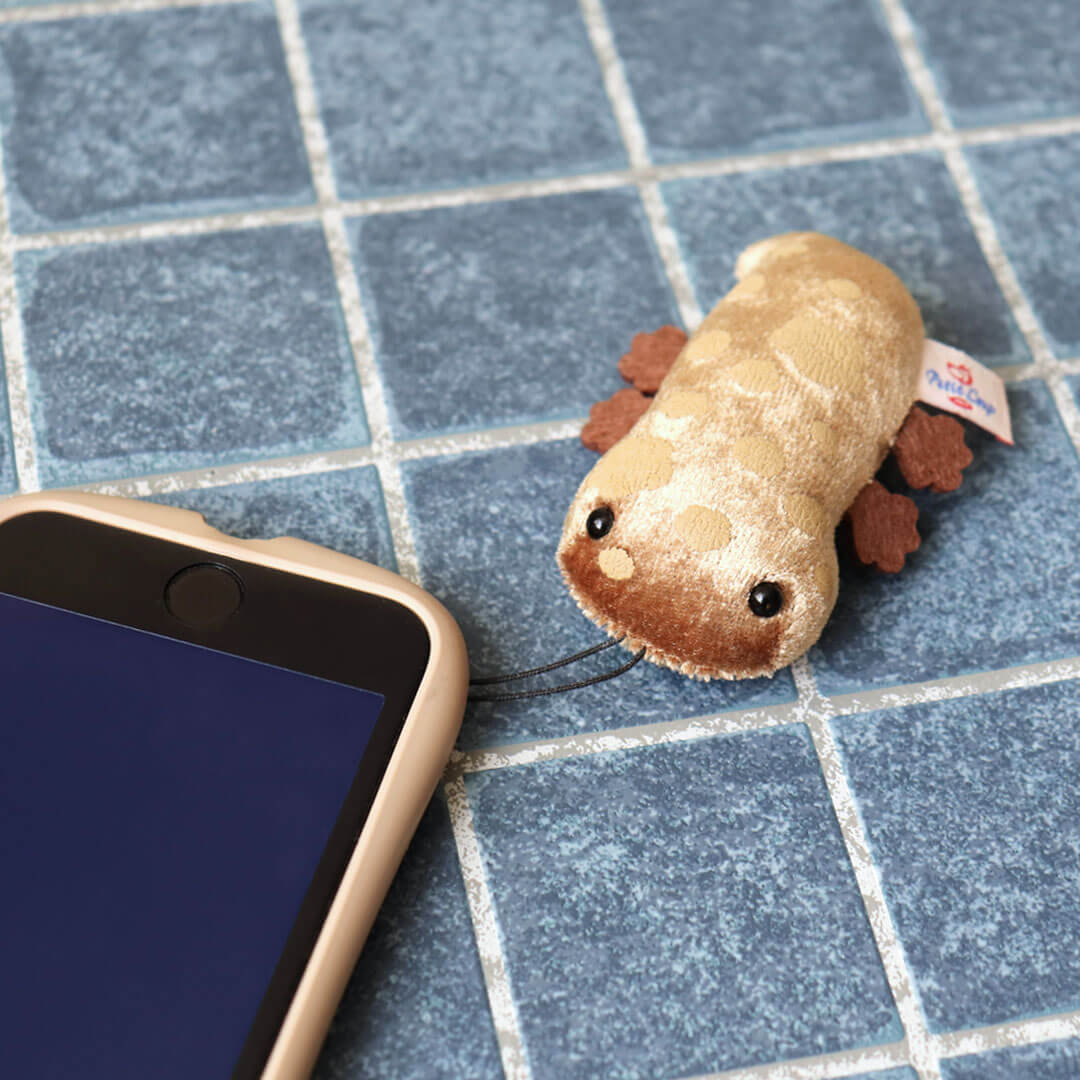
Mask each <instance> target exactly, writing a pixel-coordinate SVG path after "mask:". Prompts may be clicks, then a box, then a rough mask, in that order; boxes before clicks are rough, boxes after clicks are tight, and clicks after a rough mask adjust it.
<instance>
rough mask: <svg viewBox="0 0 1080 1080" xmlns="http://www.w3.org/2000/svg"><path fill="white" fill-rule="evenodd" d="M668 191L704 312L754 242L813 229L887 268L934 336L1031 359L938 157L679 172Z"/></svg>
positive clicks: (994, 359)
mask: <svg viewBox="0 0 1080 1080" xmlns="http://www.w3.org/2000/svg"><path fill="white" fill-rule="evenodd" d="M664 195H665V198H666V199H667V201H668V203H669V205H670V207H671V212H672V217H673V219H674V224H675V228H676V231H677V232H678V235H679V242H680V245H681V247H682V250H683V254H684V255H685V256H686V260H687V263H688V265H689V270H690V276H691V278H692V280H693V283H694V288H695V289H696V290H697V294H698V299H699V300H700V301H701V304H702V307H703V308H705V309H706V310H708V308H710V307H711V306H712V305H713V304H715V303H716V301H717V300H719V299H720V297H721V296H722V295H723V294H724V293H725V292H727V290H728V289H729V288H730V286H731V284H732V282H733V281H734V273H735V258H736V256H737V255H738V254H739V252H740V251H741V250H742V249H743V248H744V247H746V246H747V244H750V243H752V242H753V241H755V240H760V239H762V238H763V237H766V236H773V235H775V234H776V233H782V232H788V231H791V230H795V229H799V230H802V229H810V230H813V231H815V232H822V233H827V234H829V235H831V236H835V237H837V238H838V239H840V240H843V241H845V242H846V243H849V244H853V245H854V246H855V247H857V248H860V249H861V250H863V251H865V252H867V253H868V254H870V255H873V256H874V258H876V259H880V260H881V261H882V262H884V263H885V264H886V265H887V266H889V267H891V268H892V269H893V270H894V271H895V272H896V273H897V274H898V275H899V277H900V279H901V280H902V281H903V282H904V284H905V285H907V287H908V288H909V289H910V290H911V292H912V295H913V296H914V297H915V299H916V300H917V301H918V302H919V306H920V308H921V309H922V313H923V321H924V322H925V324H926V332H927V336H928V337H932V338H936V339H937V340H938V341H944V342H945V343H946V344H948V345H953V346H955V347H956V348H958V349H963V350H964V351H965V352H969V353H971V354H972V355H973V356H976V357H977V358H978V359H979V360H981V361H982V362H983V363H985V364H1018V363H1023V362H1025V361H1027V360H1030V355H1029V354H1028V351H1027V347H1026V345H1025V344H1024V341H1023V338H1022V337H1021V335H1020V331H1019V330H1018V329H1017V327H1016V325H1015V323H1014V321H1013V318H1012V315H1011V314H1010V312H1009V310H1008V306H1007V305H1006V303H1005V299H1004V297H1003V296H1002V295H1001V290H1000V289H998V287H997V283H996V282H995V281H994V276H993V274H992V272H991V270H990V267H989V265H988V264H987V262H986V259H985V258H984V257H983V254H982V250H981V249H980V247H979V244H978V241H977V240H976V238H975V234H974V232H973V231H972V228H971V224H970V222H969V221H968V218H967V215H966V213H965V212H964V208H963V206H962V204H961V202H960V199H959V196H958V195H957V193H956V188H955V186H954V185H953V183H952V180H951V178H950V177H949V174H948V172H947V170H946V169H945V165H944V163H943V162H942V160H941V159H940V157H938V156H937V155H933V154H911V155H905V156H902V157H889V158H878V159H874V160H870V161H857V162H841V163H831V164H827V165H813V166H807V167H803V168H797V169H783V170H769V171H765V172H755V173H747V174H743V175H733V176H724V177H716V178H710V179H704V180H687V181H678V182H675V183H670V184H665V185H664Z"/></svg>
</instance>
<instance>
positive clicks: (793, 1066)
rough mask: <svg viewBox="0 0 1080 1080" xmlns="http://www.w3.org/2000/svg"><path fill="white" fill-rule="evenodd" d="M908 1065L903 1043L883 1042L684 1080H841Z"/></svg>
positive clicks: (905, 1048)
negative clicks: (881, 1043) (882, 1043)
mask: <svg viewBox="0 0 1080 1080" xmlns="http://www.w3.org/2000/svg"><path fill="white" fill-rule="evenodd" d="M907 1063H908V1057H907V1047H906V1046H905V1044H904V1043H902V1042H898V1043H886V1044H884V1045H882V1046H868V1047H865V1048H864V1049H861V1050H846V1051H840V1052H838V1053H835V1054H817V1055H814V1056H813V1057H805V1058H793V1059H791V1060H790V1061H776V1062H770V1063H769V1064H767V1065H750V1066H748V1067H746V1068H742V1069H727V1070H725V1071H724V1072H718V1073H708V1074H706V1075H700V1076H693V1077H687V1080H842V1078H844V1077H851V1076H862V1075H865V1074H866V1073H868V1072H871V1071H873V1072H877V1071H878V1070H883V1069H895V1068H896V1067H897V1066H900V1065H906V1064H907Z"/></svg>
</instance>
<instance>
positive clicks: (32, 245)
mask: <svg viewBox="0 0 1080 1080" xmlns="http://www.w3.org/2000/svg"><path fill="white" fill-rule="evenodd" d="M208 2H209V0H208ZM228 2H234V3H243V2H248V0H228ZM87 6H91V7H92V6H93V5H87ZM20 10H27V11H36V10H40V9H37V8H29V9H20ZM1076 133H1080V116H1069V117H1063V118H1061V119H1059V120H1037V121H1023V122H1020V123H1012V124H1000V125H995V126H992V127H986V128H973V129H970V130H967V131H960V132H956V131H954V132H951V133H948V134H942V133H934V134H929V135H906V136H896V137H893V138H888V139H872V140H865V141H861V142H852V143H842V144H838V145H832V146H821V147H808V148H803V149H796V150H774V151H769V152H767V153H760V154H735V155H732V156H730V157H722V158H706V159H702V160H700V161H686V162H679V163H676V164H669V165H656V164H645V165H641V166H638V167H635V168H630V169H622V170H611V171H608V172H599V173H581V174H577V175H571V176H558V177H552V178H548V179H542V180H522V181H514V182H511V183H500V184H488V185H478V186H474V187H465V188H447V189H442V190H435V191H424V192H415V193H409V194H399V195H381V196H377V197H372V198H368V199H352V200H339V201H338V202H337V203H336V204H335V205H337V206H338V207H339V208H340V210H341V212H342V214H343V215H344V216H345V217H347V218H349V217H369V216H372V215H376V214H396V213H404V212H409V211H417V210H436V209H444V208H447V207H455V206H472V205H477V204H482V203H489V202H502V201H506V200H510V199H539V198H546V197H547V196H551V195H571V194H580V193H581V192H587V191H603V190H607V189H610V188H614V187H627V186H631V185H634V184H637V185H638V186H639V187H648V186H650V185H656V184H661V183H667V182H668V181H672V180H697V179H704V178H708V177H717V176H729V175H733V174H738V173H747V172H760V171H763V170H770V169H795V168H805V167H808V166H812V165H823V164H829V163H831V162H845V161H848V162H850V161H866V160H871V159H874V158H880V157H896V156H899V155H901V154H910V153H924V152H927V151H939V150H942V149H947V148H949V147H954V146H975V145H981V144H984V143H994V142H1005V141H1011V140H1015V139H1022V138H1036V137H1048V136H1053V135H1062V134H1076ZM319 217H320V208H319V206H317V205H312V204H308V205H301V206H278V207H267V208H266V209H262V210H250V211H236V212H231V213H221V214H210V215H203V216H198V215H195V216H191V217H182V218H167V219H165V220H163V221H148V222H139V223H131V224H126V225H101V226H91V227H87V228H77V229H60V230H55V231H52V232H31V233H20V234H19V235H17V236H16V237H15V238H14V245H15V250H16V251H38V250H41V249H43V248H54V247H74V246H81V245H87V244H108V243H124V242H129V241H139V240H153V239H159V238H163V237H175V236H194V235H200V234H203V233H210V232H224V231H231V230H235V229H249V228H250V229H255V228H273V227H274V226H280V225H291V224H295V223H297V222H306V221H317V220H319Z"/></svg>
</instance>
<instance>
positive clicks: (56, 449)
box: [16, 225, 367, 485]
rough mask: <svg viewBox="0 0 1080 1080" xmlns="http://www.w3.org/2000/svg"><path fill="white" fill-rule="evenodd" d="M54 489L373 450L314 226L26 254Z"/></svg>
mask: <svg viewBox="0 0 1080 1080" xmlns="http://www.w3.org/2000/svg"><path fill="white" fill-rule="evenodd" d="M16 271H17V277H18V285H19V295H20V299H21V308H22V320H23V327H24V333H25V340H26V353H27V368H28V371H27V377H28V380H29V384H30V393H31V402H32V408H33V420H34V432H35V439H36V441H37V449H38V460H39V467H40V472H41V477H42V481H43V483H45V484H47V485H58V484H71V483H79V482H84V481H88V480H95V479H100V478H104V477H115V476H123V475H135V474H140V473H147V472H162V471H171V470H175V469H184V468H195V467H198V466H202V465H210V464H215V463H220V462H225V461H244V460H249V459H251V458H256V457H275V456H280V455H284V454H296V453H303V452H308V451H315V450H328V449H336V448H341V447H345V446H353V445H356V444H358V443H364V442H366V441H367V427H366V424H365V421H364V414H363V406H362V403H361V398H360V384H359V380H358V379H357V376H356V370H355V368H354V366H353V360H352V354H351V352H350V351H349V346H348V341H347V338H346V335H345V326H344V321H343V319H342V316H341V309H340V304H339V302H338V296H337V290H336V289H335V286H334V278H333V273H332V271H331V266H330V256H329V253H328V252H327V250H326V242H325V240H324V238H323V234H322V230H321V229H320V228H319V227H318V226H317V225H302V226H300V225H298V226H288V227H286V228H274V229H271V228H266V229H252V230H247V231H242V232H229V233H222V234H217V235H207V236H193V237H184V238H181V239H171V240H154V241H148V242H144V243H123V244H102V245H98V246H92V247H80V248H64V249H54V250H47V251H34V252H26V253H24V254H22V255H20V256H19V257H18V259H17V262H16Z"/></svg>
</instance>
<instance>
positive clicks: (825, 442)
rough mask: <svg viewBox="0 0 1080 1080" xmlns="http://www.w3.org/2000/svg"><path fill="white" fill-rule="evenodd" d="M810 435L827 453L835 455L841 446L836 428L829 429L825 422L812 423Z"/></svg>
mask: <svg viewBox="0 0 1080 1080" xmlns="http://www.w3.org/2000/svg"><path fill="white" fill-rule="evenodd" d="M810 434H811V435H812V436H813V439H814V442H816V443H817V444H818V446H819V447H820V448H821V449H822V450H823V451H824V452H825V453H826V454H835V453H836V448H837V446H839V445H840V436H839V435H837V434H836V428H832V427H829V425H828V424H826V423H825V421H824V420H811V421H810Z"/></svg>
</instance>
